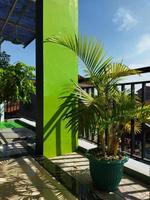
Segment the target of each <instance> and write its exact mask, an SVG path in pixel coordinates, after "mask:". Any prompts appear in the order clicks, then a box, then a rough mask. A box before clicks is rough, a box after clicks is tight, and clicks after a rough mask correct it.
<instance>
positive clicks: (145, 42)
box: [137, 34, 150, 54]
mask: <svg viewBox="0 0 150 200" xmlns="http://www.w3.org/2000/svg"><path fill="white" fill-rule="evenodd" d="M146 51H150V34H144V35H142V36H141V38H140V39H139V42H138V43H137V52H138V54H141V53H143V52H146Z"/></svg>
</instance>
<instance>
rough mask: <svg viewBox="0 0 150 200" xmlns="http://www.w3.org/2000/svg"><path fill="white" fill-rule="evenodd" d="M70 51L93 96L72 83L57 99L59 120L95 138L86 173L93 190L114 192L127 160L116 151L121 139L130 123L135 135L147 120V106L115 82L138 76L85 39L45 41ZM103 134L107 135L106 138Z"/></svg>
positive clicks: (77, 37) (92, 41)
mask: <svg viewBox="0 0 150 200" xmlns="http://www.w3.org/2000/svg"><path fill="white" fill-rule="evenodd" d="M46 42H50V43H53V44H59V45H62V46H64V47H67V48H68V49H70V50H71V51H72V52H73V53H75V54H76V55H77V56H78V57H79V58H80V59H81V60H82V61H83V63H84V65H85V68H86V76H87V77H88V81H89V83H90V84H91V85H92V86H93V87H94V88H95V91H96V93H95V94H93V95H92V94H89V93H87V92H86V91H85V90H83V89H82V88H81V87H80V86H79V85H77V84H75V83H73V88H72V89H71V92H70V93H69V95H68V94H66V95H64V96H63V97H61V99H62V100H63V102H62V104H61V105H60V106H61V109H64V111H65V112H64V113H63V119H68V123H67V125H66V126H67V128H69V129H71V130H73V131H74V132H78V130H79V128H81V127H82V128H85V129H86V130H89V131H88V132H90V131H91V130H92V131H91V132H92V133H93V130H94V132H95V134H97V135H98V137H99V143H98V147H97V149H94V150H91V151H90V152H89V153H88V154H87V155H88V158H89V161H90V172H91V176H92V179H93V182H94V184H95V185H96V187H97V188H100V189H103V190H107V191H114V190H116V189H117V187H118V184H119V182H120V180H121V177H122V174H123V165H124V163H125V162H127V160H128V156H127V155H126V154H125V153H123V152H122V151H121V149H120V144H121V139H122V136H123V135H124V134H125V133H127V132H128V133H130V132H131V130H130V129H131V120H132V122H133V123H134V127H135V128H134V131H135V133H139V132H140V123H142V122H144V121H145V120H148V117H149V116H150V106H149V105H147V106H145V105H143V104H141V103H140V99H139V98H138V97H137V96H135V95H134V96H133V95H132V94H131V93H130V92H129V91H126V90H124V91H121V90H119V88H118V82H119V80H120V78H121V77H122V76H127V75H133V74H137V73H139V72H137V71H135V70H131V69H129V68H128V67H127V66H125V65H124V64H122V63H114V62H113V61H112V59H111V58H110V57H106V55H105V53H104V49H103V47H102V45H101V44H100V43H99V42H97V41H95V40H93V39H91V38H90V39H88V38H87V37H82V36H76V35H75V36H71V35H65V36H63V37H50V38H48V39H47V40H46ZM106 133H107V134H106Z"/></svg>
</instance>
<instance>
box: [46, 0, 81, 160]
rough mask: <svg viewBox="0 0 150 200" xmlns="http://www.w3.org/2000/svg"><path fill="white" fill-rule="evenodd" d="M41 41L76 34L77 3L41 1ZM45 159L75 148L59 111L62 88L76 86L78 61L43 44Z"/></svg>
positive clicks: (63, 50) (71, 0)
mask: <svg viewBox="0 0 150 200" xmlns="http://www.w3.org/2000/svg"><path fill="white" fill-rule="evenodd" d="M43 4H44V5H43V37H44V38H43V39H46V38H47V37H49V36H51V35H61V34H64V33H73V34H74V33H75V32H77V30H78V0H44V1H43ZM43 48H44V52H43V53H44V54H43V55H44V149H43V150H44V155H45V156H47V157H52V156H56V155H61V154H64V153H69V152H72V151H74V150H75V148H76V137H77V136H74V135H73V134H72V133H68V130H66V128H65V122H64V121H62V120H61V119H60V115H61V111H58V105H59V104H60V100H58V97H60V95H61V94H62V92H63V90H64V88H66V86H68V85H69V84H71V80H74V81H75V82H77V77H78V76H77V75H78V68H77V57H76V56H75V55H74V54H73V53H72V52H71V51H69V50H68V49H66V48H64V47H61V46H59V45H54V44H50V43H44V47H43Z"/></svg>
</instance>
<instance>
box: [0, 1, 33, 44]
mask: <svg viewBox="0 0 150 200" xmlns="http://www.w3.org/2000/svg"><path fill="white" fill-rule="evenodd" d="M35 2H36V0H0V42H3V41H4V40H7V41H11V42H13V43H14V44H22V45H24V47H25V46H27V45H28V44H29V43H30V42H32V41H33V40H34V38H35V17H36V8H35V7H36V5H35Z"/></svg>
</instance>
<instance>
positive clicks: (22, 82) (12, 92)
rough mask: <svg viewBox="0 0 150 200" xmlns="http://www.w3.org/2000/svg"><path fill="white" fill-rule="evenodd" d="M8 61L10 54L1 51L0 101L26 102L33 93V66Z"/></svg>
mask: <svg viewBox="0 0 150 200" xmlns="http://www.w3.org/2000/svg"><path fill="white" fill-rule="evenodd" d="M9 61H10V56H9V55H7V54H6V52H2V53H1V54H0V103H2V102H5V101H11V102H16V101H21V102H23V103H28V102H29V101H30V98H31V94H33V93H35V86H34V78H35V74H34V70H35V68H34V67H32V66H28V65H26V64H24V63H22V62H18V63H16V64H14V65H11V64H10V63H9Z"/></svg>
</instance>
